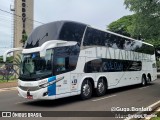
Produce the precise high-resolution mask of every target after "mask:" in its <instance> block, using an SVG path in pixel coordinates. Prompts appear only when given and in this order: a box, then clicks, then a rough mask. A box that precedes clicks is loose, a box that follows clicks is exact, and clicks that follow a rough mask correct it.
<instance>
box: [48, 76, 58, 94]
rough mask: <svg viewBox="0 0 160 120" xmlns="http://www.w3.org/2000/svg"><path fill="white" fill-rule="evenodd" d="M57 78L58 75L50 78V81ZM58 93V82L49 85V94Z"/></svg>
mask: <svg viewBox="0 0 160 120" xmlns="http://www.w3.org/2000/svg"><path fill="white" fill-rule="evenodd" d="M54 80H56V76H53V77H50V78H48V82H51V81H54ZM52 95H56V83H55V84H53V85H50V86H48V96H52Z"/></svg>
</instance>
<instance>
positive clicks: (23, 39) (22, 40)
mask: <svg viewBox="0 0 160 120" xmlns="http://www.w3.org/2000/svg"><path fill="white" fill-rule="evenodd" d="M27 39H28V36H27V34H26V33H24V34H23V35H22V39H21V41H20V42H21V43H22V44H23V46H24V44H25V42H26V41H27Z"/></svg>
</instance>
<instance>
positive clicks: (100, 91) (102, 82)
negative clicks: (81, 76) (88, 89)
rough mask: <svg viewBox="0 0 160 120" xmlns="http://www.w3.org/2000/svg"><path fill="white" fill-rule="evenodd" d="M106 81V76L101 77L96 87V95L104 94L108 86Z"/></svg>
mask: <svg viewBox="0 0 160 120" xmlns="http://www.w3.org/2000/svg"><path fill="white" fill-rule="evenodd" d="M106 85H107V84H106V81H105V80H104V78H100V79H99V80H98V82H97V88H96V95H97V96H103V95H105V93H106V90H107V86H106Z"/></svg>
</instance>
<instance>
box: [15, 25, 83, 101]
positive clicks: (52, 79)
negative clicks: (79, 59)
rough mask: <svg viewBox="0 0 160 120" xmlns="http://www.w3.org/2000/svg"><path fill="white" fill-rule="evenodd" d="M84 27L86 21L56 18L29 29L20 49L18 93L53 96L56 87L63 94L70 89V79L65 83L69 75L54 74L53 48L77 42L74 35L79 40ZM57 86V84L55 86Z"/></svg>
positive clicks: (22, 94)
mask: <svg viewBox="0 0 160 120" xmlns="http://www.w3.org/2000/svg"><path fill="white" fill-rule="evenodd" d="M84 29H85V25H81V24H75V23H71V22H69V23H68V22H55V23H50V24H46V25H42V26H40V27H38V28H36V29H35V30H34V31H33V32H32V33H31V35H30V36H29V38H28V40H27V42H26V44H25V46H24V49H23V50H22V63H21V65H20V75H19V79H18V92H19V96H21V97H23V98H27V99H56V94H57V93H58V90H59V93H62V94H63V93H64V92H65V93H67V92H69V90H70V87H69V82H68V83H66V81H67V79H69V78H67V77H68V76H65V79H64V74H62V75H56V74H54V69H55V66H54V65H53V61H54V60H55V59H56V58H55V48H57V47H65V46H75V45H77V42H75V41H74V39H75V37H76V39H77V40H78V39H79V41H80V40H81V39H82V36H83V33H84ZM77 33H78V34H77ZM60 49H61V48H60ZM60 49H57V51H60ZM64 51H65V50H64ZM64 51H63V52H64ZM63 52H62V53H61V54H62V55H63V54H64V53H63ZM74 52H75V51H74ZM77 54H78V53H77ZM57 61H58V63H57V64H61V63H63V62H64V61H63V59H62V58H61V57H60V58H59V59H57ZM61 65H62V64H61ZM59 68H60V67H59ZM62 73H63V72H62ZM62 81H63V82H62ZM57 83H62V84H57ZM57 86H59V87H60V88H59V89H57V88H56V87H57ZM63 86H64V87H63ZM60 90H61V91H60Z"/></svg>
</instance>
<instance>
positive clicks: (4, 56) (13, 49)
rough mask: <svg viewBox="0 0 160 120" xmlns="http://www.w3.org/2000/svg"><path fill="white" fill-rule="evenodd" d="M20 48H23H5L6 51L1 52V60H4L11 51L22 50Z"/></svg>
mask: <svg viewBox="0 0 160 120" xmlns="http://www.w3.org/2000/svg"><path fill="white" fill-rule="evenodd" d="M22 50H23V48H11V49H9V50H7V51H6V52H5V53H4V54H3V62H6V58H7V55H8V54H9V53H13V52H15V51H22Z"/></svg>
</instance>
